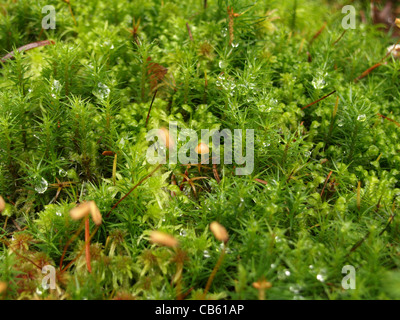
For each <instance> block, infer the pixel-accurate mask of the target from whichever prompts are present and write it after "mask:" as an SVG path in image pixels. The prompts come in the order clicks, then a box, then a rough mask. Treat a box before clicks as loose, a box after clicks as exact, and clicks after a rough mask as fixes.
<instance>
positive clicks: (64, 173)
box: [58, 169, 67, 177]
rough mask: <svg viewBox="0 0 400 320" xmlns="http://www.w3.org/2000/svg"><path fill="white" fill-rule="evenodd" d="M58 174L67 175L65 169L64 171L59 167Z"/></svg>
mask: <svg viewBox="0 0 400 320" xmlns="http://www.w3.org/2000/svg"><path fill="white" fill-rule="evenodd" d="M58 174H59V175H60V176H61V177H65V176H66V175H67V171H65V170H64V169H60V170H58Z"/></svg>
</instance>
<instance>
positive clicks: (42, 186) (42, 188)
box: [35, 178, 49, 193]
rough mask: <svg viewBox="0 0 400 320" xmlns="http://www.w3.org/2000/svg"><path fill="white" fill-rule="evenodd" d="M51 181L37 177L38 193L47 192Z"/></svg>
mask: <svg viewBox="0 0 400 320" xmlns="http://www.w3.org/2000/svg"><path fill="white" fill-rule="evenodd" d="M48 185H49V183H48V182H47V181H46V180H45V179H44V178H39V179H37V181H36V183H35V190H36V192H37V193H45V192H46V190H47V187H48Z"/></svg>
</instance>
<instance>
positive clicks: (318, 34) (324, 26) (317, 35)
mask: <svg viewBox="0 0 400 320" xmlns="http://www.w3.org/2000/svg"><path fill="white" fill-rule="evenodd" d="M325 28H326V22H325V23H324V25H323V26H322V28H321V29H319V30H318V31H317V33H316V34H315V35H314V36H313V37H312V39H311V41H310V44H312V43H313V42H314V40H315V39H317V38H318V37H319V36H320V34H321V33H322V31H324V29H325Z"/></svg>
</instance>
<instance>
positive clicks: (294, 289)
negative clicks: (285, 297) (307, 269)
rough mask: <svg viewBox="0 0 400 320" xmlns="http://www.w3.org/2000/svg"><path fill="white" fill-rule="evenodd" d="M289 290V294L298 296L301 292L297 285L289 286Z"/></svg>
mask: <svg viewBox="0 0 400 320" xmlns="http://www.w3.org/2000/svg"><path fill="white" fill-rule="evenodd" d="M289 290H290V291H291V292H293V293H295V294H298V293H300V291H301V287H300V286H299V285H297V284H296V285H293V286H290V287H289Z"/></svg>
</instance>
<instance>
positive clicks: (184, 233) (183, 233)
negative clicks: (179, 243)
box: [179, 229, 187, 237]
mask: <svg viewBox="0 0 400 320" xmlns="http://www.w3.org/2000/svg"><path fill="white" fill-rule="evenodd" d="M179 234H180V235H181V236H182V237H186V236H187V232H186V231H185V230H183V229H182V230H181V232H179Z"/></svg>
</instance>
